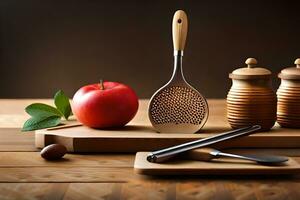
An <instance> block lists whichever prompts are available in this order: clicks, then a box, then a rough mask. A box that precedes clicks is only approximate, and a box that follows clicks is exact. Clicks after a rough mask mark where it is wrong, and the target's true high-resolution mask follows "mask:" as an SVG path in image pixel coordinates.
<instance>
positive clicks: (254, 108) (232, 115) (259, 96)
mask: <svg viewBox="0 0 300 200" xmlns="http://www.w3.org/2000/svg"><path fill="white" fill-rule="evenodd" d="M245 63H246V64H247V67H243V68H239V69H236V70H234V71H233V72H232V73H231V74H229V78H231V79H232V87H231V89H230V91H229V93H228V95H227V119H228V122H229V124H230V125H231V127H232V128H240V127H245V126H250V125H254V124H259V125H261V126H262V129H263V130H269V129H271V128H272V127H273V126H274V123H275V121H276V103H277V99H276V94H275V92H274V91H273V90H272V86H271V72H270V71H269V70H267V69H265V68H261V67H256V65H257V60H256V59H254V58H248V59H247V60H246V62H245Z"/></svg>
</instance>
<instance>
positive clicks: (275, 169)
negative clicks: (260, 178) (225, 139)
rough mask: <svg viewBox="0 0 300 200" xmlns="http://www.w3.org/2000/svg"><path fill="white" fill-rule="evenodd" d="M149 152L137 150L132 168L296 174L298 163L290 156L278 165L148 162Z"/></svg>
mask: <svg viewBox="0 0 300 200" xmlns="http://www.w3.org/2000/svg"><path fill="white" fill-rule="evenodd" d="M148 153H149V152H138V153H137V154H136V157H135V161H134V170H135V172H136V173H139V174H146V175H237V174H243V175H252V174H253V175H254V174H263V175H268V174H270V175H271V174H276V175H279V174H297V173H300V164H299V163H298V162H297V161H295V160H294V159H292V158H289V160H288V161H287V162H286V163H284V164H283V165H279V166H266V165H258V164H256V163H254V162H251V161H244V160H238V159H231V158H230V159H229V158H219V159H215V160H213V161H211V162H201V161H193V160H174V161H170V162H167V163H150V162H148V161H147V160H146V157H147V155H148Z"/></svg>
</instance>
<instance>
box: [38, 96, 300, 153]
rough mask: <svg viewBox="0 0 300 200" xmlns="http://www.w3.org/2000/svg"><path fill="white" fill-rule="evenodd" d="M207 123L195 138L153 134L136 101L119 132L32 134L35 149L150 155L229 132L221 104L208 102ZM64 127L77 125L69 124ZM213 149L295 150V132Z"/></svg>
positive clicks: (143, 105) (299, 142)
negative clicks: (131, 116) (132, 113)
mask: <svg viewBox="0 0 300 200" xmlns="http://www.w3.org/2000/svg"><path fill="white" fill-rule="evenodd" d="M208 104H209V113H210V114H209V117H208V121H207V123H206V124H205V126H204V127H203V129H201V132H199V133H197V134H162V133H156V132H155V131H154V130H153V128H152V127H151V123H150V121H149V119H148V112H147V108H148V101H140V106H139V110H138V113H137V115H136V116H135V118H134V119H133V120H132V121H131V122H130V123H129V125H128V126H126V127H124V128H123V129H119V130H118V129H115V130H96V129H91V128H88V127H84V126H79V127H73V128H66V129H57V130H39V131H36V134H35V135H36V137H35V143H36V147H38V148H43V147H45V146H47V145H49V144H52V143H59V144H63V145H65V146H66V147H67V149H68V151H69V152H75V153H81V152H95V153H97V152H138V151H152V150H157V149H160V148H164V147H168V146H172V145H177V144H180V143H183V142H188V141H192V140H196V139H199V138H204V137H208V136H211V135H214V134H217V133H220V132H223V131H227V130H230V127H229V124H228V122H227V119H226V102H225V100H223V101H220V100H210V99H209V100H208ZM68 123H77V122H76V121H70V122H68ZM214 147H218V148H227V147H228V148H229V147H259V148H299V147H300V131H299V129H283V128H280V127H279V126H275V127H274V128H273V129H272V130H271V131H269V132H264V133H257V134H253V135H251V136H248V137H244V138H239V139H235V140H231V141H226V142H223V143H219V144H217V145H215V146H214Z"/></svg>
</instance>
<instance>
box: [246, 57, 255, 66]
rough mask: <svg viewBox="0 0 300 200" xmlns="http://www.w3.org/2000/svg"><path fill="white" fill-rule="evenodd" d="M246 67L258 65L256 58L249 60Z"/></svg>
mask: <svg viewBox="0 0 300 200" xmlns="http://www.w3.org/2000/svg"><path fill="white" fill-rule="evenodd" d="M245 63H246V65H248V67H249V68H251V67H253V66H255V65H257V60H256V59H255V58H248V59H247V60H246V61H245Z"/></svg>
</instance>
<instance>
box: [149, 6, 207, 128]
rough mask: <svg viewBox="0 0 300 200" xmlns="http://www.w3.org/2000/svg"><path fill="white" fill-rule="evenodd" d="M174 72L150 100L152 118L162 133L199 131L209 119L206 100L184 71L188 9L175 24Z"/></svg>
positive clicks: (176, 14)
mask: <svg viewBox="0 0 300 200" xmlns="http://www.w3.org/2000/svg"><path fill="white" fill-rule="evenodd" d="M172 29H173V45H174V71H173V75H172V78H171V80H170V81H169V82H168V83H167V84H166V85H165V86H163V87H162V88H160V89H159V90H158V91H157V92H156V93H155V94H154V95H153V96H152V97H151V99H150V103H149V109H148V113H149V119H150V121H151V123H152V125H153V127H154V128H155V129H156V130H157V131H158V132H163V133H195V132H197V131H198V130H200V129H201V128H202V126H203V125H204V124H205V122H206V121H207V118H208V105H207V102H206V99H205V98H204V97H203V96H202V95H201V94H200V93H199V92H198V91H197V90H196V89H195V88H193V87H192V86H191V85H189V84H188V83H187V82H186V80H185V78H184V76H183V73H182V56H183V50H184V47H185V41H186V35H187V29H188V20H187V16H186V14H185V12H184V11H182V10H178V11H176V13H175V15H174V17H173V23H172Z"/></svg>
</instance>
